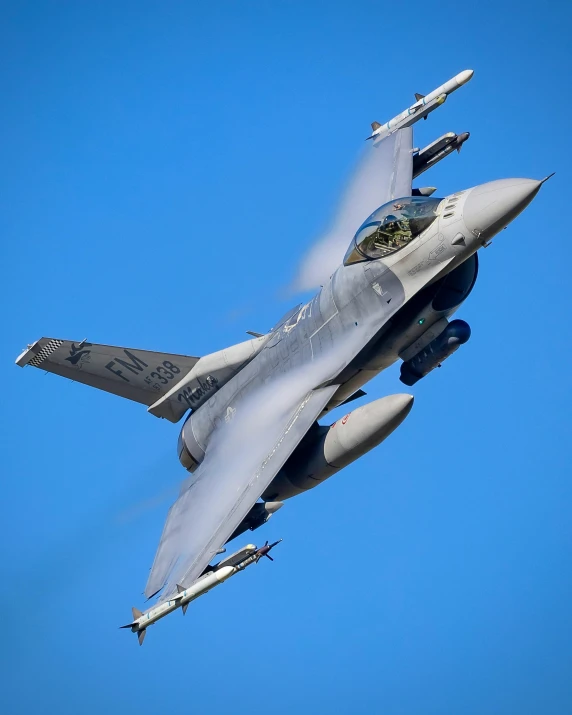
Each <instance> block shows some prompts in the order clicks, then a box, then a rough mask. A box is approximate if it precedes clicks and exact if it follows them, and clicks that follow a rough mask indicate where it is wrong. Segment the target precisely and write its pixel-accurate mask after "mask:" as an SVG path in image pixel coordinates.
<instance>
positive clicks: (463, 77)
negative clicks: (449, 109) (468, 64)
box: [455, 70, 475, 84]
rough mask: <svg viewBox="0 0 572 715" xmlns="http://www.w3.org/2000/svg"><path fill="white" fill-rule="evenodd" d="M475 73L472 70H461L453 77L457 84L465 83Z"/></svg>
mask: <svg viewBox="0 0 572 715" xmlns="http://www.w3.org/2000/svg"><path fill="white" fill-rule="evenodd" d="M474 74H475V71H474V70H463V71H462V72H459V74H458V75H457V76H456V77H455V79H456V80H457V84H466V83H467V82H468V81H469V80H470V79H472V77H473V75H474Z"/></svg>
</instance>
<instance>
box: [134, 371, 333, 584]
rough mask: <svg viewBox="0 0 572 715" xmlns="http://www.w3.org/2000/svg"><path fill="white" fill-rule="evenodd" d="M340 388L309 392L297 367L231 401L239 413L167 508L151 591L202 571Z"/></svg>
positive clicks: (218, 431) (189, 580)
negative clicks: (249, 394) (280, 379)
mask: <svg viewBox="0 0 572 715" xmlns="http://www.w3.org/2000/svg"><path fill="white" fill-rule="evenodd" d="M304 383H306V384H304ZM337 389H338V385H331V386H329V387H321V388H317V389H315V390H312V389H311V390H309V391H307V381H306V380H304V379H303V378H301V377H300V375H299V374H295V375H292V376H290V378H286V379H285V382H283V383H282V384H280V383H279V382H278V381H277V382H272V383H270V384H269V386H268V387H266V389H265V388H264V387H263V388H261V389H260V391H258V392H257V393H256V394H255V395H254V396H253V397H251V398H247V399H246V404H245V402H244V401H243V402H240V401H239V402H238V403H236V407H232V408H231V409H232V410H235V413H236V414H234V413H232V414H233V417H232V419H231V420H230V422H229V423H226V422H225V421H222V423H221V424H219V426H218V427H217V428H216V429H215V432H214V434H213V436H212V437H211V440H210V442H209V448H208V450H207V453H206V456H205V460H204V462H203V463H202V464H201V465H200V467H199V468H198V470H197V471H196V472H195V473H194V474H193V476H192V477H191V478H190V479H189V480H188V481H187V482H185V483H184V484H183V487H182V489H181V494H180V496H179V498H178V499H177V501H176V502H175V503H174V504H173V506H172V507H171V508H170V510H169V513H168V515H167V520H166V522H165V526H164V529H163V534H162V535H161V540H160V542H159V547H158V549H157V554H156V556H155V560H154V562H153V566H152V568H151V573H150V574H149V579H148V581H147V585H146V587H145V595H146V596H147V597H148V598H151V597H152V596H154V595H155V594H156V593H157V592H158V591H160V590H161V589H163V588H164V589H165V590H164V595H163V596H162V598H168V597H169V596H170V594H172V593H174V592H175V591H176V589H177V586H178V585H183V586H187V585H190V584H191V583H193V581H195V580H196V579H197V578H198V577H199V576H200V575H201V573H202V572H203V571H204V569H205V567H206V566H207V565H208V563H209V562H210V561H211V560H212V559H213V558H214V556H215V555H216V553H217V551H218V549H220V547H221V546H222V545H223V544H225V543H226V541H227V540H228V539H229V537H230V536H231V535H232V533H233V532H234V531H235V530H236V528H237V527H238V525H239V524H240V523H241V522H242V520H243V519H244V517H245V516H246V515H247V513H248V512H249V510H250V509H251V507H252V505H253V504H254V503H255V502H256V500H257V499H258V498H259V497H260V495H261V494H262V493H263V492H264V490H265V489H266V488H267V487H268V485H269V484H270V482H271V481H272V480H273V479H274V477H275V476H276V474H277V473H278V471H279V470H280V468H281V467H282V466H283V464H284V463H285V461H286V459H287V458H288V457H289V456H290V454H291V453H292V452H293V451H294V449H295V448H296V446H297V445H298V443H299V442H300V440H301V439H302V437H303V436H304V435H305V434H306V432H307V431H308V429H310V427H311V426H312V424H314V421H315V420H316V419H317V417H318V416H319V415H320V413H321V412H322V410H323V408H324V407H325V406H326V404H327V403H328V402H329V400H330V398H331V397H332V395H333V394H334V393H335V392H336V390H337ZM253 435H256V439H252V436H253ZM245 443H246V444H245ZM189 482H190V483H189Z"/></svg>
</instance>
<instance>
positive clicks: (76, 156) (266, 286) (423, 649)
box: [0, 0, 572, 715]
mask: <svg viewBox="0 0 572 715" xmlns="http://www.w3.org/2000/svg"><path fill="white" fill-rule="evenodd" d="M395 7H396V8H397V9H393V7H392V5H391V4H389V3H369V2H367V3H366V2H359V1H358V2H345V3H338V2H329V3H318V2H308V1H307V0H306V1H305V2H289V3H270V2H258V3H255V2H240V3H239V2H226V1H223V2H217V3H198V2H163V3H155V2H144V1H142V0H138V1H137V2H122V1H119V2H113V3H112V2H100V3H86V2H83V3H72V2H43V3H40V2H13V3H3V4H2V8H1V16H2V22H1V23H0V26H1V29H0V79H1V87H2V90H1V91H2V111H1V113H0V134H1V137H2V138H1V140H0V141H1V147H2V166H3V171H2V174H1V176H0V196H1V204H2V211H1V219H0V220H1V227H2V228H1V230H2V241H1V250H2V257H1V270H2V276H1V278H2V280H1V290H2V304H3V306H4V311H3V321H2V332H3V339H2V341H1V348H0V349H1V365H2V368H1V370H2V373H1V374H2V382H3V385H4V388H3V395H2V406H1V410H2V426H1V427H2V429H1V435H2V473H3V488H2V500H1V512H0V520H1V521H0V523H2V531H3V539H2V544H1V549H2V553H1V558H2V565H3V568H2V588H1V596H0V606H1V607H2V627H1V638H0V655H1V658H2V662H3V666H2V669H1V671H0V673H1V674H0V680H1V681H2V687H1V688H0V710H1V711H2V712H3V713H7V714H8V713H10V715H16V714H20V713H22V714H25V715H28V714H30V715H31V714H32V713H42V714H43V713H46V714H51V713H54V714H55V713H57V714H58V715H66V714H68V713H69V714H70V715H77V713H79V712H81V713H86V714H88V715H91V714H92V713H102V712H104V713H107V714H108V715H115V713H126V712H137V713H138V714H139V715H147V714H148V713H153V714H154V715H156V714H157V713H159V714H161V715H162V714H163V713H177V712H179V713H183V712H184V713H214V714H218V713H229V712H232V713H236V714H237V715H241V714H242V713H248V714H250V713H252V712H258V711H264V712H268V713H273V714H274V713H276V714H282V713H284V714H286V713H288V714H289V713H292V712H296V713H298V715H305V714H306V713H335V714H338V713H340V714H350V713H367V714H368V715H369V714H370V713H383V714H384V715H386V714H387V715H418V714H419V713H423V715H433V714H435V715H437V714H438V715H441V714H443V713H446V714H448V713H463V715H472V714H475V715H482V714H483V713H495V714H497V713H500V714H503V715H504V714H505V713H506V714H511V715H512V714H513V713H519V715H528V714H529V713H535V714H536V713H539V714H542V715H556V714H562V715H564V714H565V713H566V714H568V713H570V712H572V678H571V677H570V673H571V670H572V608H571V603H572V572H571V564H572V527H571V517H570V513H571V508H572V469H571V456H570V454H571V452H570V450H571V413H570V401H571V397H572V376H571V367H570V354H571V350H572V339H571V328H570V326H571V325H572V299H571V297H570V266H571V264H572V261H571V259H572V252H571V249H570V239H571V237H570V230H569V220H568V216H567V214H568V203H569V199H567V198H566V196H567V195H568V194H569V192H570V171H569V167H570V160H569V138H570V116H571V110H572V107H571V103H570V76H571V69H572V68H571V49H570V28H571V11H570V6H569V3H565V2H556V0H552V2H548V3H544V4H540V5H539V4H537V3H535V4H532V3H527V2H525V3H523V2H504V1H503V0H500V1H497V2H487V1H485V2H478V3H465V5H463V4H462V3H458V2H454V3H453V2H451V3H427V2H410V3H407V4H406V5H403V4H399V5H396V6H395ZM467 67H469V68H473V69H474V70H475V76H474V78H473V80H472V82H471V83H470V84H469V85H468V86H467V87H466V88H464V89H463V90H461V91H459V92H458V93H456V94H455V95H454V96H453V97H451V98H450V99H449V101H448V102H447V104H446V105H445V107H444V108H443V109H441V110H439V112H437V113H435V114H433V115H432V116H431V118H430V119H429V121H427V122H422V123H421V126H419V125H417V127H418V132H417V140H416V143H417V144H421V145H423V144H424V143H428V142H430V141H432V140H433V139H434V138H436V137H437V136H440V135H441V134H442V133H444V132H445V131H450V130H453V131H457V132H462V131H470V132H471V139H470V141H469V142H468V144H467V145H466V146H465V147H464V149H463V152H462V154H461V156H460V157H458V156H456V155H455V156H453V157H451V158H449V159H447V160H446V161H444V162H443V163H442V164H440V165H439V166H438V167H437V168H435V169H434V170H432V171H431V173H430V174H426V175H425V177H424V180H425V178H427V181H426V183H431V184H433V185H436V186H438V194H440V195H445V194H447V193H450V192H452V191H455V190H457V189H461V188H466V187H469V186H473V185H475V184H478V183H480V182H483V181H487V180H490V179H496V178H502V177H512V176H525V177H536V178H541V177H543V176H545V175H546V174H548V173H550V172H552V171H557V172H558V173H557V175H556V177H555V178H554V179H552V180H551V181H550V182H549V183H548V184H547V185H546V186H545V187H544V188H543V189H542V191H541V193H540V194H539V196H538V197H537V198H536V199H535V201H534V203H533V204H532V205H531V207H530V208H529V209H527V211H526V213H525V214H524V215H523V216H521V217H520V218H519V219H518V220H517V221H516V222H515V223H514V224H513V225H511V226H510V228H509V229H508V230H507V231H506V232H504V233H503V234H502V236H499V237H498V239H497V240H495V242H494V243H493V246H492V247H491V248H489V249H487V250H486V251H484V252H483V255H482V256H481V271H480V276H479V280H478V282H477V285H476V288H475V290H474V292H473V294H472V295H471V296H470V299H469V300H468V301H467V303H466V304H465V305H464V306H463V307H462V308H461V310H460V311H459V313H458V314H457V315H458V317H459V318H463V319H464V320H467V321H468V322H469V323H470V324H471V326H472V329H473V336H472V338H471V340H470V342H469V343H468V344H467V345H466V346H464V347H462V348H461V350H460V351H459V352H458V353H457V354H455V355H454V356H453V357H452V358H451V359H450V360H448V361H447V362H446V363H445V364H444V366H443V368H442V369H441V370H437V371H435V373H433V374H431V375H430V376H429V377H428V378H427V379H426V380H423V381H421V382H420V383H419V384H418V385H416V386H415V387H414V388H413V390H412V391H413V392H414V394H415V398H416V401H415V405H414V408H413V411H412V413H411V415H410V416H409V418H408V419H407V420H406V422H405V423H404V424H403V426H402V427H401V428H400V429H399V430H398V431H397V432H396V433H395V434H394V435H392V437H390V439H389V440H388V441H387V442H386V443H385V444H384V445H382V446H381V447H379V448H378V449H377V450H375V451H374V452H372V453H370V454H369V455H367V456H366V457H365V458H363V459H362V460H360V461H359V463H357V464H355V465H353V466H351V467H349V468H348V469H347V470H346V471H345V472H342V473H341V474H339V475H337V476H335V477H333V478H332V479H331V480H330V481H329V482H327V483H326V484H324V485H323V486H321V487H319V488H317V489H316V490H314V491H313V492H312V493H309V494H307V495H304V496H302V497H300V498H299V499H296V500H294V501H292V502H289V503H288V504H287V506H285V507H284V508H283V509H282V511H281V512H280V513H279V514H277V515H276V516H275V517H274V518H273V519H272V521H271V522H270V523H269V524H268V525H267V526H266V527H265V528H264V529H262V530H261V531H259V532H257V533H256V534H255V536H256V539H257V540H259V541H264V539H266V538H271V539H274V538H278V537H283V539H284V542H283V544H281V546H280V547H279V548H277V549H276V561H275V562H274V564H270V562H265V563H261V564H260V565H259V566H257V567H256V568H252V569H251V570H250V572H247V573H245V574H244V575H242V576H240V577H239V578H236V579H234V580H233V581H232V582H230V583H228V584H226V585H225V586H224V587H221V588H220V589H218V590H216V591H214V592H213V593H211V594H210V595H209V596H207V597H206V598H203V599H201V600H199V601H198V602H197V603H195V604H194V605H192V606H191V608H190V609H189V611H188V613H187V615H186V617H185V618H184V619H183V618H182V616H181V615H180V614H175V615H174V616H171V617H169V618H168V619H166V620H165V621H163V622H162V623H160V624H159V625H157V626H155V627H154V628H153V629H152V630H151V631H150V632H149V635H148V637H147V640H146V642H145V645H144V647H143V648H139V647H138V645H137V643H136V639H135V637H134V636H133V635H131V634H129V633H127V632H125V631H120V630H118V626H119V625H121V624H123V623H126V622H127V621H128V620H129V617H130V607H131V606H132V605H138V606H141V605H142V604H143V599H142V597H141V591H142V589H143V586H144V584H145V581H146V577H147V573H148V568H149V566H150V564H151V561H152V558H153V555H154V551H155V546H156V543H157V541H158V538H159V535H160V531H161V528H162V524H163V521H164V517H165V513H166V510H167V507H168V505H169V502H170V500H172V498H173V496H174V494H175V491H176V485H177V483H178V480H179V479H181V478H182V477H183V476H184V473H183V471H182V468H181V467H180V466H179V464H178V461H177V458H176V453H175V445H176V438H177V435H178V431H179V425H172V424H170V423H168V422H165V421H159V420H156V419H155V418H153V417H151V416H149V415H148V414H147V413H146V411H145V409H144V408H143V407H142V406H140V405H137V404H135V403H130V402H127V401H123V400H121V399H120V398H116V397H114V396H111V395H107V394H105V393H98V392H97V391H95V390H91V389H89V388H87V387H84V386H82V385H78V384H73V383H70V382H68V381H65V380H62V379H60V378H57V377H55V376H51V375H44V374H43V373H42V372H41V371H39V370H33V369H26V370H20V369H19V368H17V367H16V366H15V365H14V364H13V361H14V359H15V357H16V355H17V354H18V353H19V352H20V350H21V349H22V348H23V347H24V346H25V344H26V343H28V342H30V341H33V340H35V339H37V338H39V337H41V336H43V335H47V336H55V337H64V338H70V339H82V338H85V337H87V338H88V339H89V340H90V341H92V342H106V343H111V344H118V345H127V346H132V347H141V348H148V349H161V350H165V351H172V352H181V353H187V354H191V355H203V354H206V353H209V352H212V351H214V350H218V349H220V348H222V347H224V346H226V345H230V344H233V343H235V342H238V341H240V340H242V339H244V338H245V330H248V329H250V330H256V331H264V330H266V329H268V328H269V327H270V326H271V325H272V323H273V322H274V321H275V320H276V319H277V318H278V317H279V316H280V315H281V314H282V313H283V312H284V311H285V310H286V308H287V307H288V304H289V303H294V302H295V301H296V298H295V297H292V296H290V297H287V296H285V290H284V288H285V286H287V285H288V283H289V282H290V280H291V279H292V277H293V275H294V273H295V270H296V266H297V264H298V261H299V259H300V257H301V256H302V255H303V253H304V251H305V250H306V249H307V248H308V247H309V246H310V245H311V244H312V242H313V241H314V240H315V238H316V236H317V235H318V234H319V233H320V231H322V230H323V228H324V227H325V226H326V225H327V222H328V219H329V218H330V217H331V215H332V212H333V211H334V209H335V206H336V202H337V201H338V198H339V195H340V191H341V189H342V187H343V186H344V182H345V181H346V179H347V177H348V175H349V173H350V172H351V168H352V166H353V165H354V162H355V159H356V156H357V155H358V153H359V151H360V150H361V148H362V146H363V139H364V137H365V136H367V132H368V129H369V123H370V122H371V121H372V120H374V119H376V120H379V121H384V120H387V119H389V118H390V117H392V116H394V115H395V114H396V113H398V112H399V111H401V110H402V109H404V108H405V107H406V106H407V105H408V104H410V102H411V100H412V97H413V93H414V92H416V91H417V92H427V91H429V90H432V89H433V88H434V87H435V86H437V85H438V84H440V83H441V82H443V81H445V80H447V79H448V78H449V77H451V76H453V75H454V74H456V73H457V72H459V71H460V70H462V69H465V68H467ZM348 239H349V237H348ZM397 378H398V368H397V366H395V367H394V368H392V369H390V370H389V371H387V372H386V373H385V374H383V375H381V376H380V377H379V378H377V379H376V380H375V381H374V382H373V383H371V384H370V385H369V386H368V387H367V390H368V394H369V397H370V398H377V397H381V396H382V395H385V394H390V393H392V392H399V391H402V385H401V383H399V381H398V379H397Z"/></svg>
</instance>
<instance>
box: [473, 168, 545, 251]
mask: <svg viewBox="0 0 572 715" xmlns="http://www.w3.org/2000/svg"><path fill="white" fill-rule="evenodd" d="M541 185H542V182H541V181H536V180H535V179H500V180H499V181H489V182H488V183H486V184H481V185H480V186H475V188H474V189H471V190H470V192H469V194H468V196H467V198H466V200H465V205H464V207H463V220H464V222H465V225H466V227H467V228H468V229H469V231H472V232H473V233H474V234H475V235H477V236H479V238H483V239H485V240H487V241H488V240H490V239H491V238H492V237H493V236H494V235H495V234H497V233H498V232H499V231H501V230H502V229H503V228H505V227H506V226H508V224H509V223H510V222H511V221H513V220H514V219H515V218H516V217H517V216H518V214H519V213H521V212H522V211H524V209H525V208H526V207H527V206H528V204H529V203H530V202H531V201H532V199H533V198H534V197H535V196H536V194H537V193H538V191H539V189H540V187H541Z"/></svg>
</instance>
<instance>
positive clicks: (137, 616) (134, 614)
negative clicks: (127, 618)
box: [131, 606, 143, 621]
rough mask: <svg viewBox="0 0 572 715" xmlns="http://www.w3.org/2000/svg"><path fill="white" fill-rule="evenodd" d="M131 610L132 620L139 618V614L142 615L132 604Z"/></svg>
mask: <svg viewBox="0 0 572 715" xmlns="http://www.w3.org/2000/svg"><path fill="white" fill-rule="evenodd" d="M131 612H132V613H133V620H134V621H136V620H137V619H138V618H141V616H142V615H143V614H142V613H141V611H140V610H139V609H138V608H135V606H133V608H132V609H131Z"/></svg>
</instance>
